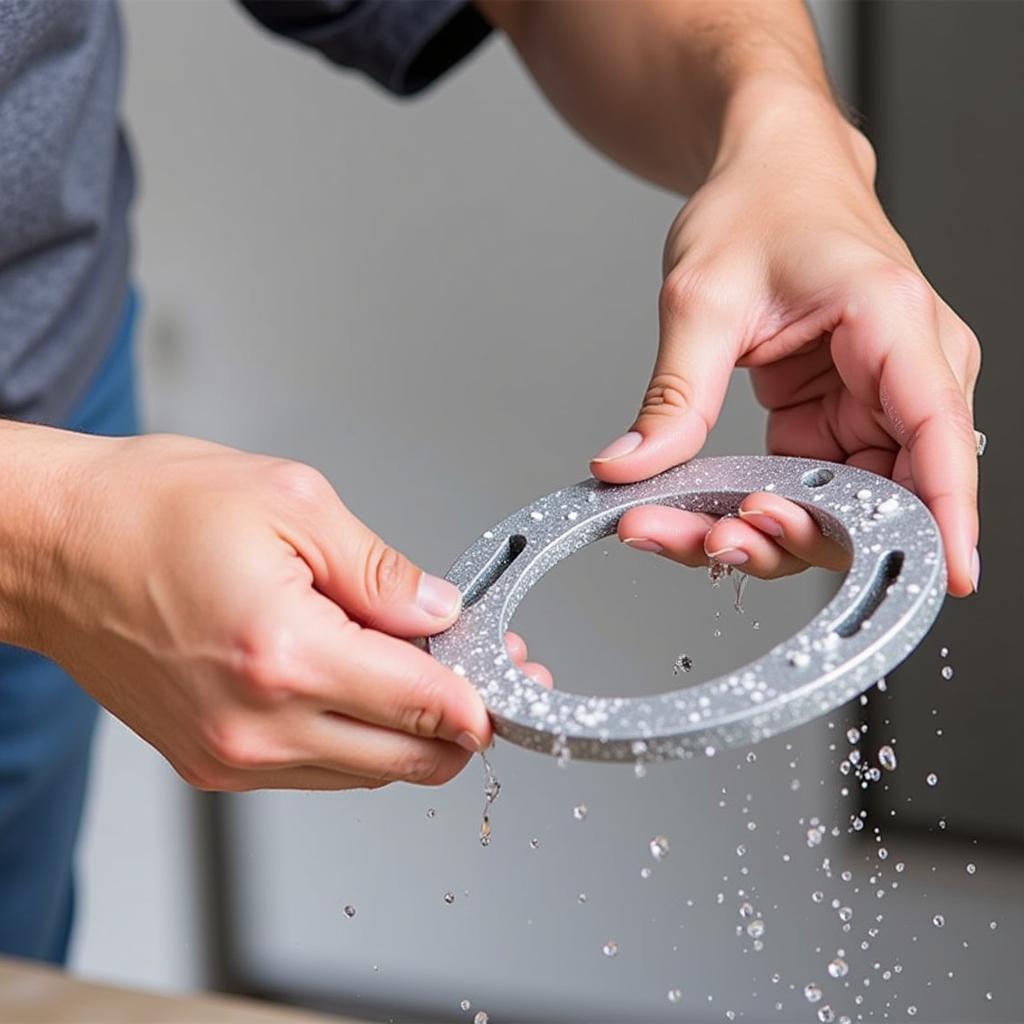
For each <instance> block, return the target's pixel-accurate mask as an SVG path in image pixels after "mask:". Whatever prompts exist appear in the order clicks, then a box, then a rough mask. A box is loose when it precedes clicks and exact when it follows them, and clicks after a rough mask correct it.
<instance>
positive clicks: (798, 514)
mask: <svg viewBox="0 0 1024 1024" xmlns="http://www.w3.org/2000/svg"><path fill="white" fill-rule="evenodd" d="M739 517H740V519H741V521H742V522H743V524H745V525H747V526H750V527H752V528H754V529H756V530H757V531H758V532H759V533H762V534H764V535H765V536H766V537H768V538H770V539H771V540H772V541H773V542H774V543H775V544H776V545H777V546H778V547H779V548H781V549H783V550H785V551H787V552H789V554H790V555H791V556H793V557H794V558H796V559H799V560H800V561H802V562H806V563H807V564H809V565H816V566H820V567H821V568H824V569H832V570H834V571H836V572H841V571H843V570H846V569H848V568H849V567H850V554H849V552H848V551H847V550H846V548H844V547H843V546H842V545H841V544H840V543H839V542H838V541H836V540H833V539H832V538H831V537H826V536H825V535H824V534H823V533H822V532H821V528H820V527H819V526H818V524H817V523H816V522H815V521H814V518H813V517H812V516H811V514H810V513H809V512H808V511H807V510H806V509H804V508H801V507H800V506H799V505H797V504H795V503H794V502H792V501H787V500H786V499H785V498H780V497H779V495H777V494H772V493H770V492H769V491H757V492H755V493H753V494H748V495H747V496H746V497H745V498H744V499H743V501H742V502H740V508H739ZM716 543H718V541H717V540H716ZM744 571H745V572H746V571H748V570H747V568H746V566H744Z"/></svg>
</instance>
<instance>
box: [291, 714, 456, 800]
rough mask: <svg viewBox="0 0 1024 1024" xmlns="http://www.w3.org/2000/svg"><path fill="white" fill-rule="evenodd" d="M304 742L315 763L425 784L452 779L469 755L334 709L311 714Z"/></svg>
mask: <svg viewBox="0 0 1024 1024" xmlns="http://www.w3.org/2000/svg"><path fill="white" fill-rule="evenodd" d="M302 742H303V746H304V748H305V749H306V750H307V751H308V753H309V761H310V763H311V764H312V765H313V766H315V767H318V768H326V769H328V770H329V771H335V772H342V773H347V774H350V775H357V776H360V777H363V778H368V779H377V780H380V781H383V782H413V783H416V784H417V785H421V786H437V785H441V784H442V783H445V782H448V781H449V780H450V779H453V778H454V777H455V776H456V775H457V774H458V773H459V772H460V771H462V769H463V768H464V767H465V765H466V762H467V761H468V760H469V758H470V756H471V754H470V753H469V752H468V751H466V750H463V749H462V748H461V747H458V746H456V745H455V744H454V743H448V742H447V741H445V740H435V739H424V738H422V737H419V736H411V735H409V734H408V733H404V732H396V731H395V730H393V729H385V728H383V727H381V726H377V725H371V724H368V723H367V722H363V721H355V720H354V719H351V718H347V717H345V716H344V715H338V714H335V713H333V712H327V713H323V714H319V715H315V716H313V719H312V720H311V721H310V724H309V727H308V729H307V730H304V735H303V737H302Z"/></svg>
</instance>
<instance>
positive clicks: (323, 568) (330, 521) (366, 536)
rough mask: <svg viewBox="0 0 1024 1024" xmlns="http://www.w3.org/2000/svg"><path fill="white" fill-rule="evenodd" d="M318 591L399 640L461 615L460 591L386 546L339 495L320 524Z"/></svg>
mask: <svg viewBox="0 0 1024 1024" xmlns="http://www.w3.org/2000/svg"><path fill="white" fill-rule="evenodd" d="M316 528H317V541H318V551H317V552H316V555H317V556H318V557H313V558H309V559H307V560H308V561H310V563H311V567H312V569H313V574H314V582H315V585H316V588H317V589H318V590H319V591H320V592H321V593H323V594H326V595H327V596H328V597H330V598H331V600H333V601H335V602H336V603H337V604H339V605H340V606H341V607H342V608H344V609H345V611H346V612H347V613H348V614H349V615H350V616H352V617H353V618H355V619H357V620H358V621H359V622H361V623H362V624H363V625H365V626H370V627H372V628H373V629H379V630H382V631H384V632H385V633H391V634H392V635H394V636H402V637H414V636H430V635H432V634H434V633H439V632H441V631H442V630H444V629H447V628H448V627H449V626H450V625H451V624H452V623H453V622H454V621H455V619H456V618H457V617H458V614H459V611H460V610H461V607H462V595H461V594H460V592H459V589H458V587H456V586H455V585H454V584H453V583H449V582H448V581H447V580H443V579H441V578H440V577H438V576H433V575H431V574H430V573H426V572H424V571H423V570H422V569H420V568H419V567H418V566H417V565H415V564H413V563H412V562H411V561H409V559H408V558H406V557H405V555H403V554H402V553H401V552H399V551H397V550H395V548H393V547H391V546H390V545H388V544H386V543H385V542H384V541H383V540H381V538H380V537H378V536H377V534H375V533H374V532H373V531H372V530H371V529H369V528H368V527H367V526H366V525H365V524H364V523H362V522H361V521H360V520H359V519H357V518H356V517H355V516H354V515H352V513H351V512H349V510H348V509H347V508H345V506H344V505H343V504H342V503H341V501H340V500H338V499H337V496H336V495H335V496H334V500H329V501H325V502H324V506H323V511H322V513H321V515H320V519H319V520H318V522H317V524H316Z"/></svg>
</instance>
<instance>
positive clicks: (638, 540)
mask: <svg viewBox="0 0 1024 1024" xmlns="http://www.w3.org/2000/svg"><path fill="white" fill-rule="evenodd" d="M622 543H623V544H628V545H629V546H630V547H631V548H636V550H637V551H650V552H651V553H652V554H655V555H660V554H661V553H662V551H664V550H665V549H664V548H663V547H662V546H661V545H660V544H659V543H658V542H657V541H655V540H648V539H647V538H646V537H623V538H622Z"/></svg>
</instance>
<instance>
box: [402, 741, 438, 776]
mask: <svg viewBox="0 0 1024 1024" xmlns="http://www.w3.org/2000/svg"><path fill="white" fill-rule="evenodd" d="M433 746H436V744H432V745H431V747H433ZM442 767H443V761H442V756H441V751H440V750H439V749H438V750H433V749H427V750H414V751H410V752H409V753H406V754H402V755H401V756H400V757H399V758H398V759H397V760H396V762H395V764H394V766H393V770H394V772H395V773H396V775H397V777H398V778H400V779H402V780H403V781H405V782H412V783H415V784H416V785H420V786H425V785H430V784H431V780H432V779H433V778H434V777H435V776H436V775H437V774H438V773H439V772H440V771H441V769H442Z"/></svg>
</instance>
